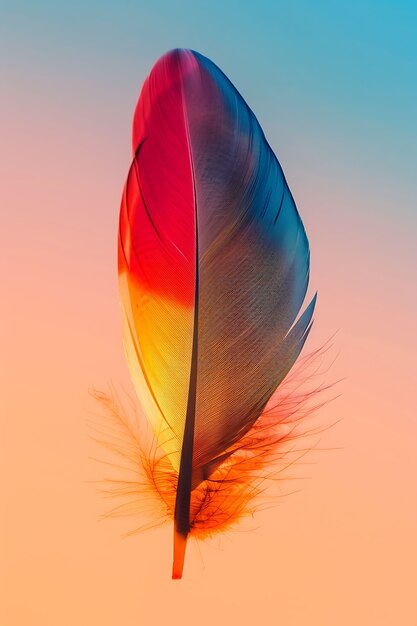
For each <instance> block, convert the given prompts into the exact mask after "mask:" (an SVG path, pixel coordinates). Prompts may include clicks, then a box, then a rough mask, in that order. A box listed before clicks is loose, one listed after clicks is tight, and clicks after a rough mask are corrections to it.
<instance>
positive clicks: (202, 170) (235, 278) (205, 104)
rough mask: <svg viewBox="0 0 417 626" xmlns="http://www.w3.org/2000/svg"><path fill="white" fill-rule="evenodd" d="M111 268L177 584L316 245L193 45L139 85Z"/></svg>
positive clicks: (292, 345)
mask: <svg viewBox="0 0 417 626" xmlns="http://www.w3.org/2000/svg"><path fill="white" fill-rule="evenodd" d="M118 266H119V285H120V299H121V306H122V311H123V320H124V330H123V341H124V346H125V352H126V356H127V361H128V365H129V369H130V373H131V376H132V379H133V382H134V386H135V389H136V393H137V396H138V399H139V403H140V407H141V411H142V413H143V414H144V415H145V416H146V418H147V420H149V422H150V424H151V425H152V428H153V431H154V434H155V437H156V439H157V442H158V445H159V446H160V448H161V449H162V450H163V451H164V457H163V459H164V461H163V464H164V468H165V473H166V475H169V476H173V477H174V483H175V489H174V492H175V505H172V504H171V509H173V517H174V559H173V578H180V577H181V575H182V570H183V563H184V555H185V548H186V542H187V538H188V537H189V535H190V534H194V533H197V532H198V526H199V527H200V531H201V527H203V528H204V524H206V526H207V527H210V525H212V526H213V519H212V518H213V515H210V514H209V511H207V510H206V511H205V512H206V516H205V518H204V520H203V521H202V517H201V510H202V502H201V498H202V493H203V492H204V493H206V494H207V493H209V491H208V489H209V488H208V487H207V485H208V484H209V483H210V481H214V478H213V477H216V481H217V483H219V482H220V483H221V482H222V480H223V479H225V477H226V475H228V473H229V474H230V471H231V469H230V468H232V469H233V472H234V473H235V474H236V472H238V466H237V465H236V464H235V463H233V461H232V460H231V459H233V458H234V459H235V458H236V455H237V456H239V451H240V454H242V453H241V450H242V449H244V447H245V445H246V446H247V445H248V441H249V440H250V442H251V445H253V436H254V435H253V434H254V432H255V434H256V433H257V436H259V432H257V431H256V425H257V424H258V423H260V420H259V418H260V417H261V416H264V415H265V410H266V407H267V404H268V401H270V399H271V397H272V395H273V394H274V392H275V391H276V390H277V388H278V386H279V385H280V384H281V383H282V381H283V380H284V378H285V377H286V375H287V374H288V372H289V371H290V369H291V368H292V366H293V365H294V363H295V361H296V359H297V357H298V356H299V354H300V352H301V350H302V347H303V345H304V342H305V340H306V338H307V335H308V333H309V330H310V328H311V323H312V315H313V310H314V305H315V297H314V298H313V300H312V301H311V302H310V303H309V304H308V306H307V307H306V308H305V310H304V312H303V313H302V314H300V311H301V307H302V305H303V302H304V298H305V295H306V291H307V286H308V281H309V246H308V241H307V237H306V234H305V230H304V227H303V224H302V222H301V219H300V216H299V214H298V212H297V209H296V206H295V203H294V200H293V197H292V195H291V192H290V190H289V188H288V185H287V183H286V180H285V177H284V174H283V172H282V169H281V167H280V165H279V163H278V160H277V159H276V157H275V155H274V153H273V152H272V150H271V148H270V146H269V145H268V143H267V141H266V139H265V136H264V134H263V131H262V129H261V127H260V125H259V123H258V121H257V119H256V117H255V115H254V114H253V113H252V111H251V110H250V109H249V107H248V106H247V104H246V103H245V101H244V100H243V98H242V96H241V95H240V94H239V93H238V91H237V90H236V89H235V87H234V86H233V85H232V83H231V82H230V81H229V80H228V78H227V77H226V76H225V75H224V74H223V73H222V72H221V70H220V69H219V68H218V67H217V66H216V65H215V64H214V63H212V62H211V61H210V60H209V59H207V58H205V57H204V56H202V55H201V54H199V53H197V52H194V51H191V50H182V49H181V50H173V51H171V52H169V53H167V54H166V55H165V56H163V57H162V58H161V59H160V60H159V61H158V62H157V63H156V65H155V66H154V68H153V69H152V71H151V73H150V75H149V76H148V78H147V79H146V81H145V83H144V85H143V88H142V91H141V94H140V98H139V101H138V104H137V107H136V110H135V114H134V122H133V161H132V165H131V167H130V170H129V174H128V177H127V181H126V185H125V188H124V191H123V197H122V203H121V210H120V223H119V238H118ZM269 426H270V424H269ZM260 432H261V434H262V429H261V430H260ZM263 436H264V437H265V438H267V437H268V436H270V431H269V430H268V428H267V429H266V431H264V435H263ZM248 437H249V438H250V439H249V440H248ZM261 439H262V436H261ZM257 441H258V440H257ZM268 441H269V440H268ZM249 447H250V446H249ZM229 478H230V476H228V479H229ZM237 478H238V477H236V476H235V479H237ZM168 482H169V485H170V488H172V481H168ZM236 484H240V483H239V481H238V483H236ZM204 489H205V491H204ZM211 489H213V485H212V487H211ZM216 489H217V491H218V488H217V487H216ZM240 493H241V492H240ZM239 497H240V496H239V495H236V494H235V501H236V502H239ZM229 500H230V494H229ZM205 506H206V505H205ZM206 509H207V507H206Z"/></svg>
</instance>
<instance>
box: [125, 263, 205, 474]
mask: <svg viewBox="0 0 417 626" xmlns="http://www.w3.org/2000/svg"><path fill="white" fill-rule="evenodd" d="M119 287H120V296H121V303H122V309H123V342H124V347H125V352H126V358H127V362H128V365H129V370H130V374H131V377H132V379H133V383H134V386H135V389H136V393H137V396H138V398H139V402H140V405H141V409H142V411H143V414H144V415H145V416H146V418H147V419H148V420H149V422H150V424H151V426H152V429H153V431H154V433H155V436H156V437H157V440H158V445H159V446H160V447H161V448H162V449H163V450H164V452H165V453H166V454H167V455H168V458H169V460H170V462H171V464H172V466H173V467H174V469H175V470H176V471H179V466H180V457H181V448H182V441H183V436H184V427H185V417H186V410H187V400H188V389H189V383H190V368H191V352H192V335H193V324H194V308H193V307H187V306H184V305H183V304H180V303H178V302H175V301H173V300H172V299H168V298H164V297H162V296H161V295H160V294H154V293H152V292H148V291H145V290H144V289H143V288H142V287H141V286H138V285H137V284H136V283H135V282H134V281H132V280H131V279H129V277H128V274H127V273H126V272H125V271H124V272H122V273H121V274H120V275H119Z"/></svg>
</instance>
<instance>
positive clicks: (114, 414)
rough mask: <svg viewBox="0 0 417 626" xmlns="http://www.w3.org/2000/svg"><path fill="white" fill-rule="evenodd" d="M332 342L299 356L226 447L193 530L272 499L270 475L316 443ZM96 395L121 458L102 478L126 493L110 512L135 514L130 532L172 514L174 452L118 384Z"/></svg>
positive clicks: (217, 525)
mask: <svg viewBox="0 0 417 626" xmlns="http://www.w3.org/2000/svg"><path fill="white" fill-rule="evenodd" d="M327 350H328V348H326V347H324V348H322V349H320V350H317V351H315V352H313V353H311V354H309V355H307V356H305V357H303V358H301V359H300V360H299V362H298V363H297V365H296V366H295V368H294V369H293V370H292V372H291V373H290V374H289V375H288V376H287V377H286V379H285V380H284V382H283V383H282V384H281V386H280V387H279V388H278V390H277V391H276V393H275V394H274V395H273V397H272V398H271V400H270V402H269V403H268V405H267V406H266V408H265V410H264V411H263V413H262V415H261V416H260V418H259V419H258V420H257V422H255V424H254V426H253V427H252V429H251V430H250V431H249V432H248V433H247V434H246V435H245V436H244V437H243V438H242V439H241V440H240V441H239V442H238V443H237V444H235V445H234V446H232V447H231V448H230V449H228V450H227V451H226V452H225V460H224V461H223V462H222V463H221V464H220V465H219V466H218V467H217V468H216V469H215V470H214V472H213V473H212V474H211V476H210V478H209V479H207V480H204V481H203V482H201V483H200V484H199V486H198V487H197V488H196V489H194V490H193V491H192V494H191V503H190V536H192V537H195V538H197V539H205V538H207V537H210V536H213V535H215V534H216V533H219V532H222V531H225V530H228V529H230V528H231V527H233V526H235V525H236V524H237V523H238V522H239V521H240V520H241V519H242V518H244V517H245V516H248V515H252V514H253V513H254V512H255V511H257V510H259V509H261V508H262V507H263V506H264V504H265V502H270V501H271V498H272V501H273V493H272V490H271V491H269V490H268V481H276V480H284V481H285V480H286V479H287V478H288V476H287V475H286V472H285V470H288V468H289V467H292V466H293V465H294V464H297V463H299V462H300V459H301V458H302V457H304V455H305V453H306V452H309V451H310V450H311V449H312V448H313V447H314V446H313V445H312V444H311V443H310V436H311V435H316V434H318V433H319V432H321V431H322V430H323V426H320V427H317V426H314V424H313V425H311V424H310V425H309V424H308V418H311V417H313V416H314V414H315V412H316V410H317V409H319V408H321V407H322V406H323V404H325V403H326V402H327V401H328V400H329V398H328V397H327V394H326V393H325V392H326V391H328V390H329V389H330V388H331V387H332V386H333V385H323V384H321V385H317V384H316V383H315V381H316V379H317V378H320V377H321V375H322V363H323V355H324V353H325V352H327ZM94 396H95V398H96V399H97V400H98V401H99V402H100V404H101V405H102V407H103V408H104V409H105V414H106V416H107V417H108V418H109V419H108V420H107V422H100V423H99V424H97V423H95V431H96V433H97V435H96V436H95V439H96V440H97V441H98V442H100V443H101V444H103V445H104V446H105V447H106V448H107V449H108V450H110V451H111V452H112V453H113V454H114V455H115V457H117V458H118V459H119V463H116V464H114V465H113V464H112V466H111V467H112V468H114V474H115V475H114V477H112V478H107V479H106V480H104V481H103V485H104V488H103V492H104V494H105V495H106V496H109V497H111V498H116V499H118V500H120V504H119V505H118V506H116V507H115V508H113V509H111V510H110V512H109V513H108V514H107V515H108V516H123V515H130V516H132V517H134V518H135V519H136V520H137V522H138V523H139V525H137V526H135V528H134V529H133V530H132V531H130V532H129V533H128V534H135V533H136V532H139V531H142V530H146V529H148V528H153V527H155V526H158V525H160V524H163V523H165V522H167V521H171V520H172V519H173V518H174V512H175V498H176V493H177V483H178V472H176V471H175V470H174V469H173V467H172V464H171V462H170V460H169V457H168V455H167V454H166V453H165V452H164V451H163V449H162V448H161V447H160V446H159V445H158V441H157V440H156V439H155V438H154V437H153V436H150V437H145V436H144V433H143V431H142V428H143V427H144V426H145V427H146V421H145V420H142V419H141V416H140V415H137V414H136V416H135V417H134V418H132V417H130V418H129V417H128V415H129V413H130V414H131V413H132V412H133V411H132V407H134V405H132V406H131V407H130V409H127V408H126V406H124V405H123V403H122V402H121V400H120V398H119V397H118V396H117V394H116V393H114V392H113V393H112V394H111V395H108V394H105V393H102V392H97V391H95V392H94ZM307 438H308V439H307ZM145 441H147V443H145ZM301 442H303V443H301ZM307 442H308V443H307ZM306 444H307V445H306ZM184 550H185V545H184ZM174 577H176V576H174Z"/></svg>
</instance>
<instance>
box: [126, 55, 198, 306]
mask: <svg viewBox="0 0 417 626" xmlns="http://www.w3.org/2000/svg"><path fill="white" fill-rule="evenodd" d="M189 63H191V64H192V63H195V61H194V57H192V55H190V58H189ZM185 71H186V68H185V67H184V58H183V59H182V64H180V63H179V59H178V55H175V54H172V55H169V56H165V57H164V58H163V59H161V60H160V61H159V62H158V63H157V64H156V66H155V68H154V69H153V71H152V72H151V74H150V76H149V77H148V79H147V80H146V82H145V83H144V85H143V88H142V92H141V96H140V98H139V102H138V105H137V108H136V111H135V115H134V122H133V163H132V166H131V169H130V172H129V176H128V180H127V183H126V187H125V192H124V195H123V199H122V206H121V212H120V238H119V271H123V270H124V269H126V268H128V270H129V274H130V277H131V278H132V277H133V278H134V279H135V280H136V281H137V283H138V284H139V285H140V286H141V287H142V288H143V289H144V290H146V291H150V292H153V293H157V294H159V295H162V296H165V297H168V298H170V299H174V300H176V301H178V302H180V303H181V304H184V305H186V306H187V305H189V306H193V304H194V296H195V264H196V259H195V256H196V242H195V231H196V226H195V210H194V189H193V184H192V180H193V177H192V172H191V161H190V153H189V145H188V139H187V129H186V123H185V117H184V104H183V96H182V81H183V74H184V72H185Z"/></svg>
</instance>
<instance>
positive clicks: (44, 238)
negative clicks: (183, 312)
mask: <svg viewBox="0 0 417 626" xmlns="http://www.w3.org/2000/svg"><path fill="white" fill-rule="evenodd" d="M0 7H1V12H0V31H1V32H0V46H1V55H0V56H1V94H2V96H1V99H0V111H1V143H0V151H1V154H0V156H1V169H0V173H1V188H0V210H1V222H2V226H1V234H0V237H1V247H0V250H1V252H0V254H1V257H2V263H1V286H2V294H3V298H2V306H1V326H0V333H1V357H2V358H1V365H2V372H1V386H2V393H1V402H2V411H1V419H2V447H3V451H2V455H1V473H0V476H1V481H2V498H1V520H2V521H1V532H2V535H1V549H2V559H1V574H2V576H4V580H2V587H1V592H2V606H1V613H2V614H5V616H4V617H3V621H2V623H3V624H5V625H6V626H95V625H100V626H114V625H115V624H118V625H120V626H136V625H145V624H155V625H159V624H172V625H177V624H178V625H179V624H185V625H187V626H189V625H191V624H200V625H201V626H208V625H209V624H210V625H211V624H220V625H223V624H229V623H231V624H241V625H242V626H246V625H249V624H255V623H256V624H265V625H269V624H282V625H285V626H307V625H308V626H334V625H336V624H337V625H338V626H351V625H352V624H355V625H358V626H392V625H393V624H399V625H401V626H414V625H415V624H416V623H417V608H416V602H415V580H416V575H417V571H416V562H417V550H416V548H417V536H416V532H415V529H416V523H417V503H416V483H417V480H416V474H417V465H416V456H417V455H416V434H417V426H416V418H415V393H414V384H415V380H414V374H415V361H414V355H415V351H416V345H415V317H416V295H415V279H416V276H415V267H416V253H415V242H414V241H413V239H414V235H415V227H416V215H415V208H416V197H417V185H416V174H415V172H416V120H415V111H416V106H417V98H416V96H417V87H416V85H417V83H416V80H415V78H416V69H417V68H416V53H417V46H416V36H415V32H416V20H417V10H416V8H415V3H413V2H406V1H405V0H403V1H402V2H396V3H394V2H337V3H335V2H330V1H328V2H325V1H323V0H321V1H319V2H307V1H299V2H289V1H288V2H282V1H277V2H273V1H272V0H271V1H264V2H262V1H261V2H242V1H241V2H234V1H233V2H232V1H229V2H227V1H217V0H216V1H213V2H201V3H199V2H188V1H186V0H181V1H179V2H163V1H161V0H154V1H153V2H141V1H140V0H138V1H136V2H134V1H131V2H127V1H124V2H107V1H104V2H98V1H90V2H81V1H76V2H71V3H66V2H45V1H44V2H29V1H27V2H19V1H16V0H14V1H13V2H4V0H2V1H1V2H0ZM173 47H191V48H194V49H196V50H198V51H200V52H202V53H203V54H205V55H207V56H209V57H210V58H211V59H212V60H213V61H215V62H216V63H218V64H219V65H220V67H221V68H222V69H223V70H224V71H225V72H226V74H227V75H228V76H229V77H230V78H231V80H232V81H233V82H234V84H235V85H236V87H237V88H238V89H239V90H240V91H241V93H242V95H243V96H244V97H245V99H246V100H247V102H248V103H249V105H250V106H251V108H252V109H253V110H254V112H255V114H256V115H257V116H258V118H259V120H260V122H261V124H262V126H263V128H264V130H265V133H266V136H267V138H268V140H269V142H270V143H271V145H272V147H273V149H274V150H275V152H276V154H277V156H278V158H279V159H280V161H281V164H282V166H283V168H284V171H285V173H286V176H287V179H288V182H289V185H290V188H291V190H292V192H293V194H294V197H295V200H296V202H297V205H298V208H299V210H300V213H301V215H302V218H303V220H304V223H305V225H306V229H307V233H308V235H309V238H310V243H311V249H312V285H313V287H314V288H317V289H318V291H319V299H318V306H317V312H316V316H315V317H316V321H315V329H314V332H313V334H312V336H311V341H310V342H309V345H310V347H313V346H317V345H319V344H320V343H322V342H323V341H325V340H326V339H328V338H329V337H330V336H331V335H332V334H333V333H334V332H335V331H338V333H337V335H336V337H335V340H334V343H335V348H336V351H338V352H339V353H340V354H339V357H338V359H337V360H336V362H335V364H334V365H333V367H332V369H331V371H330V372H329V373H328V374H326V375H325V376H324V379H325V380H326V381H328V382H330V381H331V380H337V379H338V378H341V377H345V380H344V382H343V383H341V385H340V388H339V389H338V391H340V392H342V396H341V397H340V398H339V399H337V400H336V401H335V402H333V403H332V404H329V405H328V406H327V407H325V409H324V410H323V411H322V417H323V422H326V421H327V422H328V421H333V420H337V419H339V418H342V421H341V422H340V423H338V424H337V426H335V427H334V428H333V429H330V430H328V431H327V432H325V433H324V434H323V436H322V441H321V446H322V447H326V448H340V449H338V450H333V451H323V452H320V453H318V452H316V453H315V454H314V455H313V457H312V458H311V460H312V461H313V462H314V464H313V465H309V466H305V467H303V469H302V472H301V474H302V475H304V476H306V477H307V478H308V480H304V481H302V482H301V483H300V484H299V483H297V488H299V487H301V489H300V490H299V491H298V492H297V493H295V494H294V495H291V496H289V497H288V498H286V499H284V500H283V501H282V502H281V504H280V505H279V506H278V507H277V508H275V509H272V510H268V511H266V512H264V513H262V514H260V515H259V516H258V517H257V518H256V519H255V520H254V522H253V527H255V528H256V530H255V531H252V532H250V531H249V532H237V533H234V534H228V535H226V536H225V537H224V538H222V539H221V540H218V541H217V542H214V543H213V544H210V545H207V546H206V545H202V546H201V548H200V550H199V549H198V548H196V547H195V546H193V545H190V549H189V556H188V559H187V563H186V570H185V575H184V579H183V580H182V581H181V582H173V581H171V579H170V566H171V535H172V529H171V527H166V528H163V529H160V530H155V531H152V532H150V533H148V534H143V535H138V536H136V537H133V538H130V539H121V538H120V536H121V534H123V533H124V532H125V531H126V530H129V528H131V527H132V525H133V524H134V520H113V521H110V522H106V521H103V522H99V521H98V518H99V515H100V514H101V513H102V512H103V510H105V509H106V506H107V504H106V503H103V501H102V500H100V498H99V497H98V496H97V495H96V493H95V489H94V487H92V485H90V484H89V483H88V481H89V480H91V478H92V477H93V476H94V475H95V476H96V477H97V467H95V466H94V467H93V468H92V465H94V463H93V461H92V460H91V459H90V456H93V455H94V449H93V448H92V446H91V443H90V442H89V440H88V434H87V428H86V420H87V419H88V417H89V413H88V411H90V410H91V409H92V404H91V403H92V401H91V398H90V397H89V395H88V390H89V389H90V388H91V387H92V385H95V386H97V387H99V388H102V389H105V388H106V387H107V385H108V383H109V382H110V381H113V382H114V383H115V384H122V385H124V386H125V387H126V388H127V389H128V390H129V391H133V389H132V386H131V383H130V380H129V375H128V372H127V367H126V364H125V360H124V355H123V349H122V343H121V319H120V310H119V304H118V293H117V279H116V232H117V220H118V209H119V201H120V196H121V191H122V186H123V183H124V179H125V176H126V174H127V170H128V167H129V162H130V132H131V119H132V114H133V109H134V106H135V103H136V100H137V97H138V94H139V90H140V87H141V84H142V82H143V80H144V78H145V76H146V74H147V73H148V72H149V70H150V68H151V66H152V64H153V63H154V61H155V60H156V59H157V58H158V57H159V56H160V55H161V54H162V53H164V52H165V51H167V50H168V49H170V48H173ZM98 470H99V472H98V473H99V474H100V471H101V473H106V471H105V470H102V469H101V468H98ZM283 488H284V489H285V487H283ZM287 488H288V490H289V491H291V490H292V489H293V485H289V486H287Z"/></svg>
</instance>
